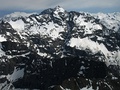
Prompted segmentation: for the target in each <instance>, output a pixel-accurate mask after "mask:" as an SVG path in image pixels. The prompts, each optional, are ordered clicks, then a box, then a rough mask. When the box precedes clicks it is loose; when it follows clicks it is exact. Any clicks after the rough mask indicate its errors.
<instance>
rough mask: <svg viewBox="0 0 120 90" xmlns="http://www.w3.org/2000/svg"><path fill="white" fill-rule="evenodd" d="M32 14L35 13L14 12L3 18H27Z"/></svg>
mask: <svg viewBox="0 0 120 90" xmlns="http://www.w3.org/2000/svg"><path fill="white" fill-rule="evenodd" d="M32 14H36V13H25V12H14V13H11V14H8V15H6V16H5V17H12V18H18V17H29V16H30V15H32Z"/></svg>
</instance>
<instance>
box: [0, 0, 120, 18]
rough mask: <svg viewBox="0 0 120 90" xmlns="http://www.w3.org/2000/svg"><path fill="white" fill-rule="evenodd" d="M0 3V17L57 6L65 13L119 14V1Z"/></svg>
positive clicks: (12, 1) (50, 0) (26, 0)
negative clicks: (65, 11)
mask: <svg viewBox="0 0 120 90" xmlns="http://www.w3.org/2000/svg"><path fill="white" fill-rule="evenodd" d="M0 2H1V3H0V17H3V16H4V15H6V14H10V13H13V12H27V13H33V12H37V13H40V12H41V11H43V10H45V9H47V8H54V7H56V6H58V5H59V6H61V7H63V8H64V9H65V10H67V11H77V12H80V11H83V12H90V13H98V12H103V13H113V12H120V0H101V1H99V0H74V1H73V0H66V1H65V0H36V1H33V0H19V1H18V0H9V1H8V0H1V1H0Z"/></svg>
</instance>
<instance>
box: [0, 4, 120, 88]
mask: <svg viewBox="0 0 120 90" xmlns="http://www.w3.org/2000/svg"><path fill="white" fill-rule="evenodd" d="M17 14H19V15H17ZM119 16H120V14H119V13H114V14H109V15H107V14H101V13H99V14H89V13H78V12H74V11H71V12H67V11H66V10H64V9H63V8H61V7H59V6H58V7H56V8H54V9H47V10H45V11H43V12H41V14H25V13H14V14H11V15H7V16H5V17H4V18H2V19H1V23H0V89H1V90H6V89H9V90H11V89H18V88H21V89H26V88H27V89H40V90H49V89H50V90H84V89H93V90H118V89H119V88H120V38H119V36H120V33H119V31H120V20H119ZM108 21H110V22H111V23H109V22H108Z"/></svg>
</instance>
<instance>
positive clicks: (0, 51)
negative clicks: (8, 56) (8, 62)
mask: <svg viewBox="0 0 120 90" xmlns="http://www.w3.org/2000/svg"><path fill="white" fill-rule="evenodd" d="M1 48H2V45H1V43H0V57H2V56H4V55H5V52H4V51H3V50H1Z"/></svg>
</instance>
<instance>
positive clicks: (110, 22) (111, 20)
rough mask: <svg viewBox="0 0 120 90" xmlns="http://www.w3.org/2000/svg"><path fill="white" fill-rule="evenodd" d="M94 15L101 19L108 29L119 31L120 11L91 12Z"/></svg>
mask: <svg viewBox="0 0 120 90" xmlns="http://www.w3.org/2000/svg"><path fill="white" fill-rule="evenodd" d="M91 15H93V16H94V17H96V18H98V19H100V22H101V23H102V24H103V25H105V26H106V27H107V28H108V29H112V30H115V31H118V30H119V28H120V13H119V12H116V13H108V14H104V13H97V14H91Z"/></svg>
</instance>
